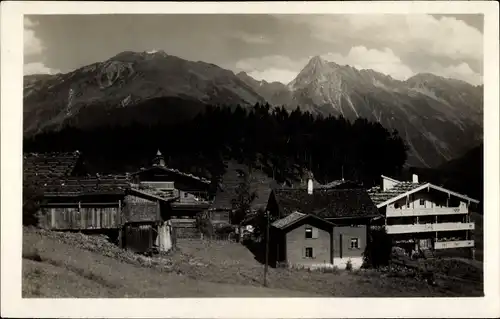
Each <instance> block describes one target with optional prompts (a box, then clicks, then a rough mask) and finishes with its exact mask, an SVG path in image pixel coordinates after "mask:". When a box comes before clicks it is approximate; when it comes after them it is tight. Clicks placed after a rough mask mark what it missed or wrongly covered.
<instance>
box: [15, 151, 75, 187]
mask: <svg viewBox="0 0 500 319" xmlns="http://www.w3.org/2000/svg"><path fill="white" fill-rule="evenodd" d="M79 159H80V152H78V151H75V152H71V153H26V154H24V155H23V181H24V182H25V183H36V182H37V181H42V180H49V179H52V178H60V177H64V176H70V175H71V174H72V173H73V171H74V169H75V167H76V165H77V163H78V160H79Z"/></svg>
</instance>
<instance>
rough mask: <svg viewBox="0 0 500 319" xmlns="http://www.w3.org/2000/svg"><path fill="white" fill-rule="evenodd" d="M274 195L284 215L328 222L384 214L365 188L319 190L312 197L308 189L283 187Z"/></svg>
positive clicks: (274, 192)
mask: <svg viewBox="0 0 500 319" xmlns="http://www.w3.org/2000/svg"><path fill="white" fill-rule="evenodd" d="M273 194H274V196H275V199H276V202H277V204H278V206H279V209H280V212H281V214H282V215H289V214H291V213H293V212H295V211H298V212H300V213H303V214H313V215H315V216H318V217H321V218H326V219H331V218H361V217H363V218H364V217H373V216H378V215H380V213H379V212H378V209H377V207H376V206H375V204H374V203H373V202H372V200H371V199H370V196H368V193H367V192H366V190H364V189H316V190H314V192H313V194H311V195H309V194H308V193H307V190H306V189H290V188H289V189H285V188H282V189H276V190H274V191H273Z"/></svg>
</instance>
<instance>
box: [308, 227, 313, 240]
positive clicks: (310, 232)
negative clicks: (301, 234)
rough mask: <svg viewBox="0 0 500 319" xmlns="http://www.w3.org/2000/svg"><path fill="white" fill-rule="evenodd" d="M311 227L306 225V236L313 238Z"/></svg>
mask: <svg viewBox="0 0 500 319" xmlns="http://www.w3.org/2000/svg"><path fill="white" fill-rule="evenodd" d="M312 235H313V229H312V227H306V238H313V236H312Z"/></svg>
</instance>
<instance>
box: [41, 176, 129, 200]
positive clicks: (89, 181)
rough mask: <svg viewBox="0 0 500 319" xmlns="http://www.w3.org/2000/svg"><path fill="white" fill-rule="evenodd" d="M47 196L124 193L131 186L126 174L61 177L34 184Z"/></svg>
mask: <svg viewBox="0 0 500 319" xmlns="http://www.w3.org/2000/svg"><path fill="white" fill-rule="evenodd" d="M34 186H35V187H36V188H37V189H38V190H40V191H41V192H42V193H43V195H44V196H45V197H63V196H64V197H66V196H71V197H73V196H86V195H122V194H125V191H126V190H128V189H129V188H130V183H129V180H128V178H127V177H126V176H102V177H101V176H99V177H61V178H54V179H50V180H47V181H42V182H40V183H38V184H36V185H34Z"/></svg>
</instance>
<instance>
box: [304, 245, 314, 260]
mask: <svg viewBox="0 0 500 319" xmlns="http://www.w3.org/2000/svg"><path fill="white" fill-rule="evenodd" d="M306 258H314V256H313V249H312V247H306Z"/></svg>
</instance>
